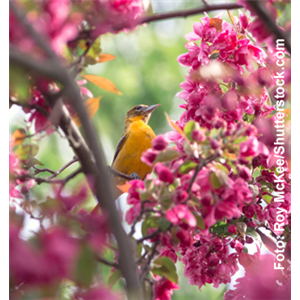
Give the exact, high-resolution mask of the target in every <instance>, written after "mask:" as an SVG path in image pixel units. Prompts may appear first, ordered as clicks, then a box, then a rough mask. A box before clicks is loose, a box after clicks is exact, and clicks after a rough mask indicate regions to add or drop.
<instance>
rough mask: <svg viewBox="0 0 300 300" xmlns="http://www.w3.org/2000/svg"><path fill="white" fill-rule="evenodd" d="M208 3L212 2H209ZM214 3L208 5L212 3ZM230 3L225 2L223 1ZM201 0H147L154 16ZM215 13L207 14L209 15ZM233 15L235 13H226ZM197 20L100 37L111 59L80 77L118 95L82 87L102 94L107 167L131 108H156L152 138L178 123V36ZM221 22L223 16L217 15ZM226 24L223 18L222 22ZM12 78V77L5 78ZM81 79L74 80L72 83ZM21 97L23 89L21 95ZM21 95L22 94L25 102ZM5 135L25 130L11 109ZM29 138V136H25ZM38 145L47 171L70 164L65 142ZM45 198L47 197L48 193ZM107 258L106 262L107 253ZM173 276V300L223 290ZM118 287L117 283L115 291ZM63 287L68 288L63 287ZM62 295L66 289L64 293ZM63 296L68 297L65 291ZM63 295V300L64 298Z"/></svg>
mask: <svg viewBox="0 0 300 300" xmlns="http://www.w3.org/2000/svg"><path fill="white" fill-rule="evenodd" d="M211 2H213V1H211ZM217 2H219V1H214V4H216V3H217ZM228 2H231V1H228ZM199 5H201V1H186V2H185V1H183V0H182V1H176V2H175V1H153V2H152V7H153V9H154V12H164V11H172V10H180V9H189V8H193V7H199ZM217 13H218V12H212V13H209V15H210V16H214V15H216V14H217ZM232 13H233V14H234V15H237V11H232ZM201 17H203V15H196V16H191V17H188V18H186V19H183V18H178V19H172V20H167V21H162V22H157V23H150V24H147V25H145V26H139V27H138V28H137V29H136V30H135V31H133V32H130V33H119V34H117V35H113V34H106V35H104V36H101V40H100V42H101V45H100V46H101V49H102V52H103V53H109V54H112V55H114V56H116V59H115V60H111V61H108V62H105V63H98V64H95V65H91V66H89V67H87V68H86V70H85V72H84V73H85V74H95V75H98V76H103V77H105V78H107V79H109V80H111V81H112V82H113V83H114V84H115V85H116V86H117V88H118V89H119V90H120V91H121V92H122V93H123V95H116V94H113V93H110V92H108V91H105V90H103V89H101V88H99V87H97V86H96V85H94V84H92V83H90V82H89V83H88V84H87V85H86V87H87V88H88V89H90V90H91V91H92V93H93V94H94V97H98V96H100V95H102V99H101V101H100V108H99V110H98V112H97V113H96V115H95V116H94V117H93V118H92V121H93V123H94V125H95V127H96V129H97V131H98V132H99V138H100V140H101V142H102V147H103V150H104V153H105V156H106V160H107V164H110V163H111V160H112V157H113V155H114V151H115V147H116V145H117V143H118V140H119V139H120V137H121V136H122V134H123V131H124V119H125V116H126V112H127V111H128V110H129V109H130V108H131V107H133V106H135V105H137V104H146V105H152V104H157V103H161V106H160V107H159V108H158V109H157V110H155V112H154V113H153V114H152V117H151V119H150V122H149V125H150V126H151V127H152V128H153V130H154V131H155V133H156V134H160V133H165V132H167V131H170V130H171V128H170V126H169V124H168V122H167V120H166V118H165V115H164V112H167V113H168V115H169V116H170V117H171V119H173V120H178V119H179V117H180V115H181V114H182V112H183V110H182V109H180V108H179V107H178V106H179V104H181V103H183V102H184V101H183V100H181V99H179V98H176V97H175V95H176V93H177V92H179V91H180V90H181V89H180V87H179V84H180V82H182V81H184V77H183V76H184V75H185V74H187V68H184V67H181V66H180V65H179V64H178V62H177V57H178V56H179V55H180V54H182V53H185V52H187V50H186V48H185V47H184V44H185V43H186V39H185V38H184V35H185V34H187V33H189V32H190V31H192V28H193V23H194V22H196V21H199V18H201ZM223 17H224V19H226V18H227V13H226V12H225V11H224V12H223ZM228 20H229V18H228ZM11 75H12V76H13V75H14V74H11ZM79 78H81V77H80V76H78V79H79ZM21 92H22V95H23V90H22V91H21ZM25 96H26V95H24V97H25ZM10 114H11V115H10V116H11V119H10V132H11V133H12V132H14V131H15V130H16V129H18V128H20V127H21V128H26V122H25V121H24V119H25V114H24V113H22V112H20V108H17V107H15V108H14V109H12V111H10ZM28 133H29V134H31V133H32V132H30V131H29V132H28ZM29 141H30V142H33V143H34V142H37V141H36V138H31V139H30V140H28V142H29ZM37 144H39V147H40V149H39V153H38V154H37V156H36V158H37V159H38V160H39V161H41V162H42V163H43V164H44V166H39V167H41V168H43V167H48V168H50V169H52V170H58V169H59V168H61V167H62V166H63V165H64V164H66V163H67V162H69V161H70V160H72V158H73V155H74V154H73V153H72V150H71V149H70V147H69V145H68V142H67V140H66V139H65V138H62V137H61V136H60V135H59V134H58V133H54V134H52V135H50V136H46V137H45V138H43V140H42V143H38V142H37ZM77 168H78V163H76V164H73V165H72V166H71V167H69V168H67V169H66V170H65V171H64V172H63V173H62V174H61V175H60V176H58V178H63V177H65V176H67V175H69V174H70V173H72V172H73V171H75V170H76V169H77ZM49 175H50V174H49V173H41V174H40V176H49ZM82 179H83V175H82V174H81V175H80V176H77V177H76V178H75V179H73V180H71V181H70V182H69V183H68V185H67V187H68V188H73V187H75V186H76V185H78V183H79V181H81V180H82ZM50 191H51V187H50V186H49V185H47V184H43V185H41V186H37V185H36V186H35V187H34V188H33V189H32V190H31V193H32V195H33V198H36V199H37V200H40V199H41V200H43V199H45V198H46V195H49V192H50ZM50 195H51V193H50ZM94 204H95V199H93V197H90V199H89V201H88V203H85V204H84V206H85V208H91V207H92V206H93V205H94ZM107 258H110V259H111V258H112V257H111V253H109V254H107ZM176 266H177V269H178V274H179V286H180V290H175V291H174V295H173V297H172V299H173V300H185V299H191V300H194V299H199V300H201V299H203V300H221V299H222V297H223V293H224V287H225V285H222V286H220V287H219V288H218V289H215V288H213V287H212V286H206V287H203V288H202V291H201V292H199V290H198V287H197V286H191V285H189V284H188V282H187V278H185V277H184V276H183V265H182V263H181V262H178V263H177V265H176ZM97 268H98V270H99V271H100V274H101V275H100V276H102V277H103V278H106V279H107V278H108V277H109V273H110V271H109V270H110V268H109V267H107V266H103V265H102V266H101V267H100V265H99V266H98V267H97ZM120 284H122V283H121V282H119V283H118V284H117V287H118V286H119V285H120ZM66 287H67V288H69V285H68V283H66ZM65 291H66V290H65ZM66 295H68V292H67V291H66ZM66 295H63V296H62V298H63V299H67V297H68V296H66Z"/></svg>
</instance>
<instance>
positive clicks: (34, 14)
mask: <svg viewBox="0 0 300 300" xmlns="http://www.w3.org/2000/svg"><path fill="white" fill-rule="evenodd" d="M16 6H17V8H18V9H22V10H24V8H25V9H26V10H28V12H27V14H26V19H27V21H28V22H30V23H31V25H32V26H33V27H34V29H35V30H36V31H37V32H39V33H40V34H41V35H43V36H46V37H48V40H49V42H50V44H51V47H52V49H53V50H54V51H55V52H56V54H58V55H61V54H62V50H63V48H64V47H65V46H66V44H67V42H68V41H69V40H71V39H73V38H75V37H76V35H77V34H78V25H80V23H81V21H82V17H83V16H82V14H81V13H79V12H75V11H72V6H73V3H72V1H70V0H47V1H35V5H34V6H32V5H31V6H30V7H27V4H26V3H18V5H17V3H16ZM32 8H34V10H32ZM9 23H10V26H9V41H10V43H11V44H13V45H15V46H18V48H19V49H21V50H22V51H25V52H34V53H35V54H37V53H39V51H38V50H37V51H33V50H34V49H35V50H36V44H35V43H34V41H33V39H32V38H31V37H30V35H29V34H28V32H26V29H25V28H24V27H22V26H21V25H20V23H19V21H18V20H17V18H16V16H15V15H14V14H13V13H12V12H11V11H10V20H9Z"/></svg>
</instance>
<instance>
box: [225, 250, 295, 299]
mask: <svg viewBox="0 0 300 300" xmlns="http://www.w3.org/2000/svg"><path fill="white" fill-rule="evenodd" d="M240 257H241V259H240V262H241V263H242V264H243V266H244V267H245V271H246V273H245V276H244V277H242V278H239V279H237V284H236V285H235V288H236V289H235V290H229V291H227V292H226V293H225V295H224V299H225V300H235V299H266V300H273V299H278V300H286V299H291V278H290V275H283V274H282V272H281V271H279V270H274V257H273V256H272V255H260V254H259V253H256V254H254V255H249V254H247V253H240Z"/></svg>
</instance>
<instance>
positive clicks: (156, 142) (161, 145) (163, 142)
mask: <svg viewBox="0 0 300 300" xmlns="http://www.w3.org/2000/svg"><path fill="white" fill-rule="evenodd" d="M151 143H152V148H153V149H154V150H158V151H161V150H164V149H165V148H166V147H167V146H168V144H169V142H168V140H167V139H166V138H165V136H164V135H163V134H160V135H158V136H157V137H155V138H154V139H153V140H152V141H151Z"/></svg>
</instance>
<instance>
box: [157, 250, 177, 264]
mask: <svg viewBox="0 0 300 300" xmlns="http://www.w3.org/2000/svg"><path fill="white" fill-rule="evenodd" d="M161 256H166V257H169V258H171V259H172V260H173V261H174V263H176V262H177V255H176V253H175V251H174V250H173V249H172V248H164V249H163V250H161V251H160V255H159V257H161Z"/></svg>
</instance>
